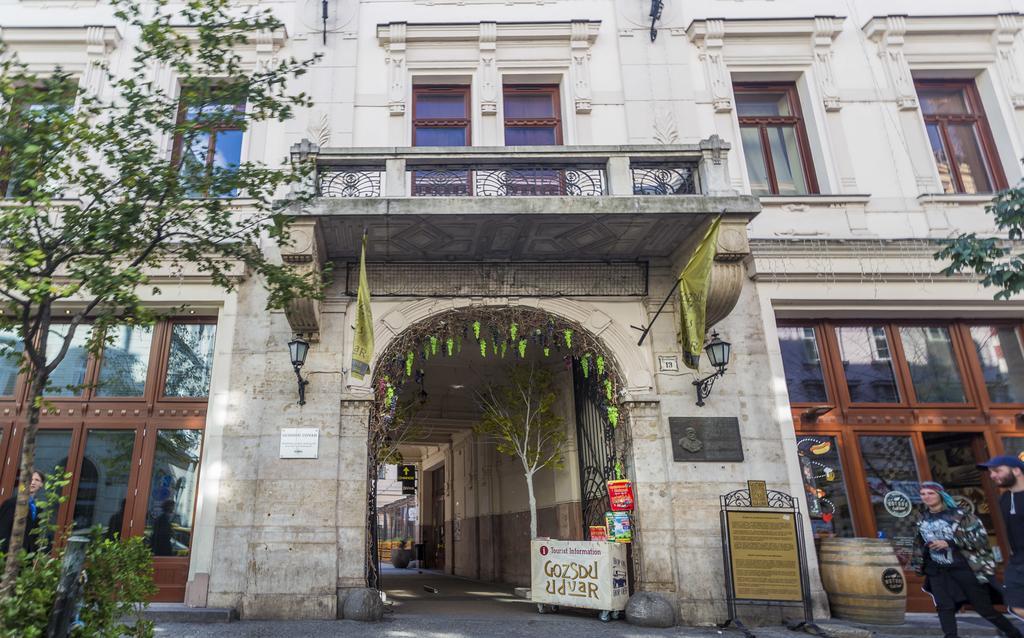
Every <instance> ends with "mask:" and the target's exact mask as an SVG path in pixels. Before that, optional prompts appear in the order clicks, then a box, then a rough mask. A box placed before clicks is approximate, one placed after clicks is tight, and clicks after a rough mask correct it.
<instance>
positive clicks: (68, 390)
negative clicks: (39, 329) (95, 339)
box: [46, 323, 89, 397]
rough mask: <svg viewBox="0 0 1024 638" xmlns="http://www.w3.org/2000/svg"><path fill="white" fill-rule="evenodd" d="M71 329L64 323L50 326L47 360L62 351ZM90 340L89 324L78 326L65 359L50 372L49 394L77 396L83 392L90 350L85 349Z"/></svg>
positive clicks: (53, 395) (47, 340)
mask: <svg viewBox="0 0 1024 638" xmlns="http://www.w3.org/2000/svg"><path fill="white" fill-rule="evenodd" d="M69 330H70V327H69V325H68V324H63V323H61V324H54V325H53V326H52V327H51V328H50V334H49V336H48V337H47V339H46V361H47V362H50V361H53V360H54V359H55V358H56V357H57V354H59V353H60V350H61V348H63V347H64V339H65V338H66V337H67V335H68V331H69ZM88 340H89V326H82V325H80V326H78V327H77V328H76V329H75V334H74V336H73V337H72V338H71V346H70V347H68V351H67V353H66V354H65V355H64V359H63V360H61V362H60V365H58V366H57V367H56V368H55V369H54V371H53V372H52V373H50V387H49V389H47V391H46V394H47V396H52V397H77V396H80V395H81V394H82V391H83V387H82V386H83V384H84V383H85V366H86V363H87V362H88V360H89V352H88V351H87V350H86V349H85V344H86V342H87V341H88Z"/></svg>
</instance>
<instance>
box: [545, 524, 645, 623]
mask: <svg viewBox="0 0 1024 638" xmlns="http://www.w3.org/2000/svg"><path fill="white" fill-rule="evenodd" d="M530 574H531V577H532V578H531V586H530V599H531V600H532V601H533V602H535V603H537V611H538V612H540V613H542V614H543V613H547V612H548V611H558V608H559V607H560V606H562V605H565V606H567V607H581V608H583V609H597V610H600V612H601V616H600V617H601V620H603V621H605V622H607V621H608V620H611V619H613V618H618V617H619V613H620V612H621V611H622V610H624V609H625V608H626V602H627V601H628V600H629V577H628V575H627V570H626V546H625V545H624V544H622V543H611V542H608V541H556V540H550V539H546V538H538V539H535V540H533V541H532V542H531V543H530Z"/></svg>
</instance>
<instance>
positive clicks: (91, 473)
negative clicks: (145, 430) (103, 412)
mask: <svg viewBox="0 0 1024 638" xmlns="http://www.w3.org/2000/svg"><path fill="white" fill-rule="evenodd" d="M134 448H135V430H90V431H89V433H88V436H87V438H86V440H85V455H84V457H83V458H82V463H81V465H80V466H79V468H78V477H77V478H78V491H77V493H76V495H75V513H74V528H75V529H76V530H84V529H89V528H91V527H93V526H94V525H101V526H103V528H104V531H105V532H108V533H109V534H110V535H113V534H115V533H120V532H121V526H122V524H123V522H124V505H125V497H126V496H127V495H128V478H129V476H130V475H131V468H132V452H133V450H134Z"/></svg>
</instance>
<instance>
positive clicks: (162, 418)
mask: <svg viewBox="0 0 1024 638" xmlns="http://www.w3.org/2000/svg"><path fill="white" fill-rule="evenodd" d="M177 324H207V325H214V326H216V325H217V317H215V316H206V315H183V316H178V317H172V318H169V319H165V320H161V321H159V322H157V324H156V325H155V326H154V328H153V339H152V343H151V345H150V361H149V367H148V369H147V372H146V386H145V390H144V393H143V396H142V397H96V396H95V394H96V393H95V387H94V384H95V382H96V380H97V379H98V378H99V370H100V366H101V362H102V353H101V354H100V355H98V356H93V355H90V356H89V358H88V360H87V363H86V370H87V372H86V377H85V382H86V384H87V387H86V388H85V390H84V392H83V394H82V395H80V396H76V397H48V398H47V402H48V403H49V404H51V406H52V408H51V410H50V411H48V412H45V413H44V414H42V415H41V416H40V423H39V428H40V430H64V431H68V432H69V433H70V435H71V438H70V441H69V444H68V450H67V459H68V465H69V467H70V471H71V472H72V480H71V483H70V484H69V485H68V486H67V488H65V491H64V495H65V496H66V497H67V500H66V501H65V503H63V504H62V505H61V507H60V509H59V510H58V513H57V523H58V524H59V525H61V526H65V525H67V524H70V523H71V522H72V520H73V518H74V508H75V504H76V502H75V501H76V499H77V496H78V489H79V483H80V481H81V465H82V459H83V458H84V455H85V446H86V444H87V442H88V436H89V434H90V432H92V431H94V430H122V431H134V433H135V440H134V444H133V449H132V453H131V454H132V456H131V469H130V473H129V478H128V485H127V489H126V493H125V512H124V518H123V520H122V529H121V530H119V531H120V532H121V533H122V534H123V535H125V536H138V535H141V534H143V533H144V532H145V525H146V514H147V511H148V500H149V496H150V494H149V488H150V485H149V483H150V481H151V479H152V473H153V470H154V467H153V466H154V462H155V452H156V439H157V433H158V432H159V431H160V430H182V429H187V430H199V431H201V432H204V433H205V429H206V413H207V407H208V403H209V396H206V397H164V396H163V389H164V385H165V383H166V374H167V368H168V360H169V356H170V338H171V332H172V330H173V327H174V326H175V325H177ZM83 326H85V327H88V324H82V325H80V326H79V328H81V327H83ZM24 377H25V375H24V374H21V375H19V380H18V382H17V389H16V393H17V394H16V396H15V397H4V399H3V402H2V403H0V411H3V412H2V413H0V417H2V420H0V433H2V439H0V453H2V456H0V461H2V465H0V500H3V499H5V498H9V497H10V494H11V493H12V488H13V486H14V483H15V482H16V480H17V474H18V470H19V467H20V457H21V454H20V451H21V447H22V443H23V440H24V420H25V408H26V405H27V401H26V399H27V397H26V394H27V391H28V388H27V383H25V381H24ZM205 445H206V440H205V436H203V437H202V439H201V443H200V450H199V459H200V460H199V467H198V468H197V472H201V471H202V459H203V454H204V453H205ZM50 469H51V468H45V469H44V471H47V470H50ZM196 480H197V484H198V481H199V480H200V479H199V477H198V475H197V479H196ZM198 498H199V490H198V489H197V490H196V493H195V494H194V495H193V503H192V512H193V521H194V520H195V516H196V514H197V511H196V506H197V503H198ZM194 541H195V527H194V526H193V532H192V535H191V537H190V543H192V542H194ZM58 542H60V539H58ZM191 559H192V556H191V545H190V552H189V555H188V556H184V557H182V556H154V557H153V560H154V568H155V569H157V570H158V571H159V570H163V571H162V572H161V573H165V574H168V573H173V575H174V576H173V579H170V580H168V579H167V578H170V577H167V578H164V579H163V580H160V579H158V580H159V581H160V582H158V586H159V587H160V591H159V593H158V594H157V595H156V596H155V597H154V599H153V600H155V601H168V602H169V601H180V600H182V599H183V597H184V586H185V585H184V583H185V579H186V578H187V570H188V565H189V561H191Z"/></svg>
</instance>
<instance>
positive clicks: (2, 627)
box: [0, 472, 156, 638]
mask: <svg viewBox="0 0 1024 638" xmlns="http://www.w3.org/2000/svg"><path fill="white" fill-rule="evenodd" d="M70 477H71V475H70V474H64V475H61V474H60V473H59V472H56V473H55V474H54V475H53V476H51V477H48V478H47V480H46V487H45V489H44V494H63V492H64V487H65V486H66V485H67V484H68V482H69V481H70ZM64 500H65V499H64V498H63V497H58V498H51V499H45V500H44V499H40V500H39V501H38V506H39V516H40V519H41V520H42V521H44V522H43V523H42V524H41V525H40V526H39V527H37V528H36V531H35V532H34V533H36V534H38V536H37V538H38V539H40V540H39V541H37V542H38V543H39V546H40V548H41V549H40V550H39V551H37V552H35V553H33V554H29V553H26V552H25V550H21V552H20V553H19V558H20V560H21V571H20V572H19V574H18V579H17V581H16V582H15V585H14V590H13V592H12V593H11V594H10V595H9V596H5V597H2V598H0V638H37V637H41V636H44V635H46V627H47V624H48V623H49V622H50V613H51V612H52V610H53V603H54V600H55V599H56V595H57V585H58V583H59V581H60V572H61V563H62V562H63V560H64V553H65V550H66V545H65V546H62V547H60V548H58V549H56V550H54V551H52V552H51V551H49V550H48V547H47V546H48V545H49V542H48V539H50V538H53V537H54V535H55V533H56V526H55V525H54V524H53V523H52V522H47V521H52V519H53V518H54V517H53V516H52V515H51V514H50V513H51V512H54V511H56V509H57V508H58V507H60V503H62V502H63V501H64ZM69 531H70V530H66V531H65V532H64V537H65V538H66V537H68V536H69V535H70V534H69ZM4 560H5V558H4V554H3V552H0V565H2V564H3V561H4ZM155 593H156V585H154V584H153V557H152V554H150V552H149V548H147V547H146V545H145V541H144V540H143V539H142V538H141V537H137V536H135V537H131V538H126V539H124V540H110V539H107V538H104V533H103V528H102V527H100V526H97V527H95V528H93V529H92V530H90V542H89V545H88V547H87V548H86V552H85V570H84V579H83V585H82V602H81V609H80V611H79V619H80V620H81V621H82V623H84V624H82V625H80V626H77V627H76V628H74V629H73V630H72V631H71V634H70V635H71V636H72V637H73V638H120V637H122V636H128V637H130V638H150V637H151V636H152V635H153V623H152V622H150V621H147V620H143V619H142V618H141V617H140V612H141V611H142V610H143V609H144V608H145V606H146V605H147V602H146V601H148V600H149V599H150V598H151V597H152V596H153V594H155Z"/></svg>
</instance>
